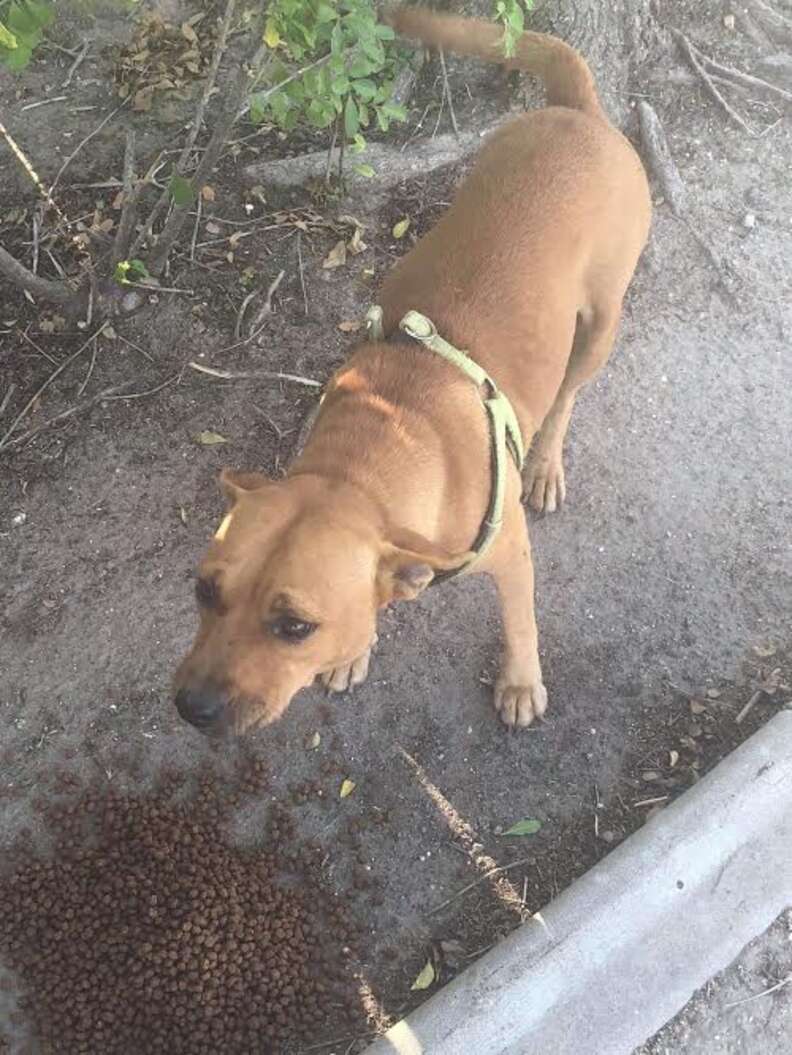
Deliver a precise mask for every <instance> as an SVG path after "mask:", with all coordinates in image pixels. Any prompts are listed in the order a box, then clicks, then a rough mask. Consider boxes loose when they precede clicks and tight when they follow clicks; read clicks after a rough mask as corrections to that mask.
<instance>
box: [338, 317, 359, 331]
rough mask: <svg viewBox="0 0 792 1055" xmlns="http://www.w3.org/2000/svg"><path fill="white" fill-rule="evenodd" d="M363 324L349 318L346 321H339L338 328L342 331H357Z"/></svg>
mask: <svg viewBox="0 0 792 1055" xmlns="http://www.w3.org/2000/svg"><path fill="white" fill-rule="evenodd" d="M362 325H363V324H362V323H361V322H353V321H352V320H351V319H349V320H347V321H346V322H339V324H338V328H339V330H340V331H341V332H342V333H357V331H358V330H359V329H360V327H361V326H362Z"/></svg>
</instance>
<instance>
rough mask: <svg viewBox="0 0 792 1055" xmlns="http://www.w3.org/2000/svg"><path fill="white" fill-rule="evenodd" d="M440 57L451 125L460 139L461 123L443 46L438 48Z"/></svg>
mask: <svg viewBox="0 0 792 1055" xmlns="http://www.w3.org/2000/svg"><path fill="white" fill-rule="evenodd" d="M437 54H438V56H439V58H440V69H441V70H442V71H443V93H444V95H445V98H446V102H447V103H448V115H449V117H450V118H451V127H452V128H453V129H454V135H455V136H456V137H457V139H459V125H458V124H457V118H456V112H455V111H454V100H453V99H452V97H451V86H450V85H449V83H448V70H447V69H446V60H445V52H444V51H443V49H442V48H438V49H437Z"/></svg>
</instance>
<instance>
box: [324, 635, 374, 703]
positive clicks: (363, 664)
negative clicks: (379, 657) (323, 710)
mask: <svg viewBox="0 0 792 1055" xmlns="http://www.w3.org/2000/svg"><path fill="white" fill-rule="evenodd" d="M376 645H377V637H376V635H375V636H374V639H373V640H372V642H371V645H370V646H369V647H368V648H367V649H366V651H365V652H364V653H363V655H362V656H358V658H357V659H355V660H353V661H352V662H351V663H345V664H342V665H341V666H340V667H335V668H334V669H333V670H329V671H327V673H326V674H322V675H321V679H322V684H323V685H324V687H325V690H326V693H327V695H328V696H330V695H332V693H334V692H351V691H352V689H354V687H355V686H356V685H362V683H363V682H364V681H365V680H366V678H367V677H368V671H369V663H370V661H371V653H372V652H373V650H374V649H375V647H376Z"/></svg>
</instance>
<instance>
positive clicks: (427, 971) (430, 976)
mask: <svg viewBox="0 0 792 1055" xmlns="http://www.w3.org/2000/svg"><path fill="white" fill-rule="evenodd" d="M434 980H435V969H434V965H433V964H432V961H431V960H427V961H426V963H425V964H424V966H423V968H422V970H421V972H420V974H419V975H418V977H417V978H416V979H415V981H414V982H413V984H412V985H411V986H410V989H411V990H413V991H414V990H416V989H417V990H422V989H428V988H429V986H430V985H431V984H432V982H433V981H434Z"/></svg>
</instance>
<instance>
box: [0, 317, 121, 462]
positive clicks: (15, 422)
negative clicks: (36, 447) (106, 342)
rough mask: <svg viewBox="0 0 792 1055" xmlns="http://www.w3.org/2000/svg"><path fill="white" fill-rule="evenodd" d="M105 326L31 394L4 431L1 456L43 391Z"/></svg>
mask: <svg viewBox="0 0 792 1055" xmlns="http://www.w3.org/2000/svg"><path fill="white" fill-rule="evenodd" d="M106 325H107V323H106V322H103V323H102V325H101V326H100V327H99V329H98V330H96V332H95V333H93V334H91V336H90V337H89V338H88V340H87V341H84V342H83V344H81V345H80V347H79V348H78V349H77V351H76V352H73V353H72V354H71V355H70V356H69V357H68V358H67V359H64V360H63V362H62V363H61V364H60V366H59V367H57V369H55V370H53V371H52V373H51V374H50V375H49V377H48V378H47V380H46V381H45V382H44V383H43V384H42V385H40V386H39V387H38V388H37V389H36V391H35V392H34V393H33V395H32V396H31V397H30V399H29V400H28V401H27V403H25V405H24V407H22V409H21V410H20V412H19V413H18V414H17V416H16V417H15V418H14V420H13V421H12V422H11V425H10V426H9V428H8V429H7V430H6V432H5V434H4V435H3V437H2V439H0V454H2V452H3V451H4V450H5V448H6V447H9V446H11V444H12V443H15V442H16V441H15V440H11V439H10V437H11V435H12V434H13V432H14V431H15V430H16V427H17V425H18V424H19V423H20V421H22V420H23V419H24V417H25V415H26V414H27V413H28V411H29V410H30V408H31V407H32V406H33V404H34V403H35V402H36V400H37V399H38V398H39V397H40V396H41V395H42V393H43V392H44V391H45V389H47V388H49V386H50V385H51V384H52V382H53V381H54V380H55V379H56V378H57V377H59V376H60V375H61V374H62V373H63V371H64V370H66V369H67V367H69V366H71V364H72V363H73V362H74V361H75V360H76V359H78V358H79V357H80V356H81V355H82V353H83V352H84V351H85V349H86V348H87V347H88V346H89V345H90V344H91V342H92V341H95V340H96V338H97V337H98V336H99V335H100V334H101V332H102V330H104V328H105V326H106ZM9 441H10V442H9Z"/></svg>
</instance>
